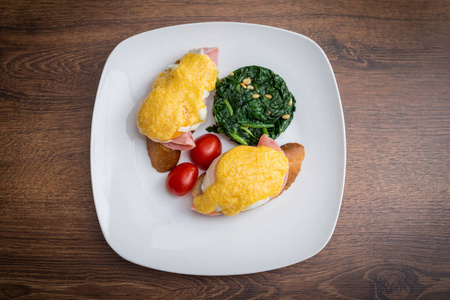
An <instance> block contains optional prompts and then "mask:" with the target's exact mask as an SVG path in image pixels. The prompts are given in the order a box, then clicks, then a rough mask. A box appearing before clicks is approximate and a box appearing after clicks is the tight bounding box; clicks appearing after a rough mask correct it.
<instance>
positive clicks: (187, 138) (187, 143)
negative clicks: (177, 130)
mask: <svg viewBox="0 0 450 300" xmlns="http://www.w3.org/2000/svg"><path fill="white" fill-rule="evenodd" d="M161 144H162V145H163V146H164V147H167V148H169V149H172V150H181V151H185V150H191V149H194V148H195V143H194V138H193V137H192V133H191V132H185V133H183V134H182V135H180V136H179V137H177V138H175V139H173V140H171V141H170V142H168V143H161Z"/></svg>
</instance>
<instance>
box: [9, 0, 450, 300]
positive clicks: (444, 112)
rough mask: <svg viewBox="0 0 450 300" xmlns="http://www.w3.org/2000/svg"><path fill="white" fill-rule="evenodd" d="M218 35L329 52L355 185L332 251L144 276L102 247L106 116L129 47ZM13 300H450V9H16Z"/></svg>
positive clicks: (412, 5)
mask: <svg viewBox="0 0 450 300" xmlns="http://www.w3.org/2000/svg"><path fill="white" fill-rule="evenodd" d="M204 21H238V22H249V23H259V24H265V25H271V26H276V27H281V28H284V29H288V30H292V31H295V32H298V33H301V34H304V35H306V36H308V37H310V38H312V39H313V40H315V41H316V42H317V43H318V44H319V45H320V46H321V47H322V48H323V49H324V51H325V52H326V54H327V56H328V58H329V59H330V61H331V64H332V66H333V68H334V71H335V74H336V79H337V82H338V85H339V89H340V94H341V98H342V104H343V108H344V114H345V122H346V134H347V155H348V157H347V177H346V183H345V192H344V198H343V202H342V208H341V212H340V217H339V220H338V223H337V226H336V230H335V232H334V235H333V237H332V239H331V241H330V242H329V244H328V245H327V246H326V247H325V249H323V250H322V251H321V252H320V253H319V254H317V255H316V256H314V257H313V258H311V259H308V260H306V261H304V262H301V263H298V264H295V265H292V266H289V267H285V268H282V269H278V270H273V271H269V272H264V273H258V274H251V275H242V276H230V277H199V276H186V275H177V274H170V273H165V272H161V271H155V270H152V269H148V268H144V267H140V266H137V265H134V264H132V263H130V262H128V261H125V260H124V259H122V258H120V257H119V256H118V255H117V254H116V253H115V252H114V251H113V250H112V249H111V248H110V247H109V246H108V245H107V243H106V242H105V239H104V237H103V235H102V233H101V230H100V227H99V223H98V219H97V215H96V212H95V207H94V201H93V196H92V190H91V182H90V164H89V157H90V152H89V145H90V129H91V119H92V109H93V106H94V101H95V96H96V92H97V85H98V82H99V79H100V75H101V72H102V68H103V66H104V64H105V61H106V58H107V57H108V55H109V53H110V52H111V51H112V49H113V48H114V47H115V46H116V45H117V44H118V43H119V42H120V41H122V40H124V39H125V38H127V37H129V36H132V35H134V34H137V33H140V32H144V31H147V30H152V29H155V28H160V27H165V26H170V25H176V24H182V23H191V22H204ZM0 24H1V28H0V47H1V48H0V55H1V56H0V76H1V77H0V92H1V102H0V103H1V104H0V110H1V118H0V134H1V140H2V147H1V150H0V154H1V155H0V157H1V165H0V166H1V169H0V170H1V180H0V226H1V227H0V298H1V299H9V298H14V299H25V298H26V299H29V298H42V299H53V298H59V299H75V298H81V299H85V298H107V299H119V298H125V297H127V296H129V297H133V298H140V299H148V298H150V299H153V298H154V299H171V298H182V299H192V298H206V297H208V298H217V299H230V298H242V299H244V298H245V299H249V298H252V299H253V298H271V299H273V298H284V299H285V298H299V297H301V298H308V299H310V298H320V299H325V298H345V299H363V298H379V299H386V298H391V299H413V298H419V297H421V298H425V299H444V298H447V299H449V298H450V238H449V235H450V193H449V187H450V97H449V96H450V3H449V2H448V1H345V0H344V1H332V2H331V1H330V2H329V1H301V2H300V1H253V0H249V1H239V2H233V1H200V0H194V1H176V2H172V3H169V2H166V1H133V2H131V1H130V2H128V1H113V2H112V3H107V2H100V1H64V2H59V1H54V2H52V1H12V0H11V1H8V0H4V1H1V2H0Z"/></svg>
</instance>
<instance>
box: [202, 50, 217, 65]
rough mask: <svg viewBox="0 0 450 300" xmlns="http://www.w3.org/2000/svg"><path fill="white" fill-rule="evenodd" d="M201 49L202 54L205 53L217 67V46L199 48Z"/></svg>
mask: <svg viewBox="0 0 450 300" xmlns="http://www.w3.org/2000/svg"><path fill="white" fill-rule="evenodd" d="M201 49H202V50H203V54H206V55H208V56H209V58H211V60H212V61H213V63H214V64H215V65H216V66H217V67H218V66H219V64H218V60H219V48H216V47H209V48H201Z"/></svg>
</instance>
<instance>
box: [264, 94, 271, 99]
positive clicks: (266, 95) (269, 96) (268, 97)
mask: <svg viewBox="0 0 450 300" xmlns="http://www.w3.org/2000/svg"><path fill="white" fill-rule="evenodd" d="M264 97H266V98H267V99H269V100H270V99H272V95H269V94H265V95H264Z"/></svg>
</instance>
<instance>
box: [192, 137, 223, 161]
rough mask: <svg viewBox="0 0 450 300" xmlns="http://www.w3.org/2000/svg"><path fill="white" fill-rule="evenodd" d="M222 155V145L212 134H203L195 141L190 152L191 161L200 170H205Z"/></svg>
mask: <svg viewBox="0 0 450 300" xmlns="http://www.w3.org/2000/svg"><path fill="white" fill-rule="evenodd" d="M221 153H222V143H221V142H220V140H219V138H218V137H217V136H216V135H214V134H210V133H208V134H205V135H202V136H201V137H199V138H198V139H196V140H195V148H194V149H192V150H191V160H192V162H193V163H194V164H196V165H197V166H198V167H199V168H200V169H203V170H206V169H208V167H209V165H210V164H211V163H212V162H213V160H214V159H216V158H217V157H218V156H219V155H220V154H221Z"/></svg>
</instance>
